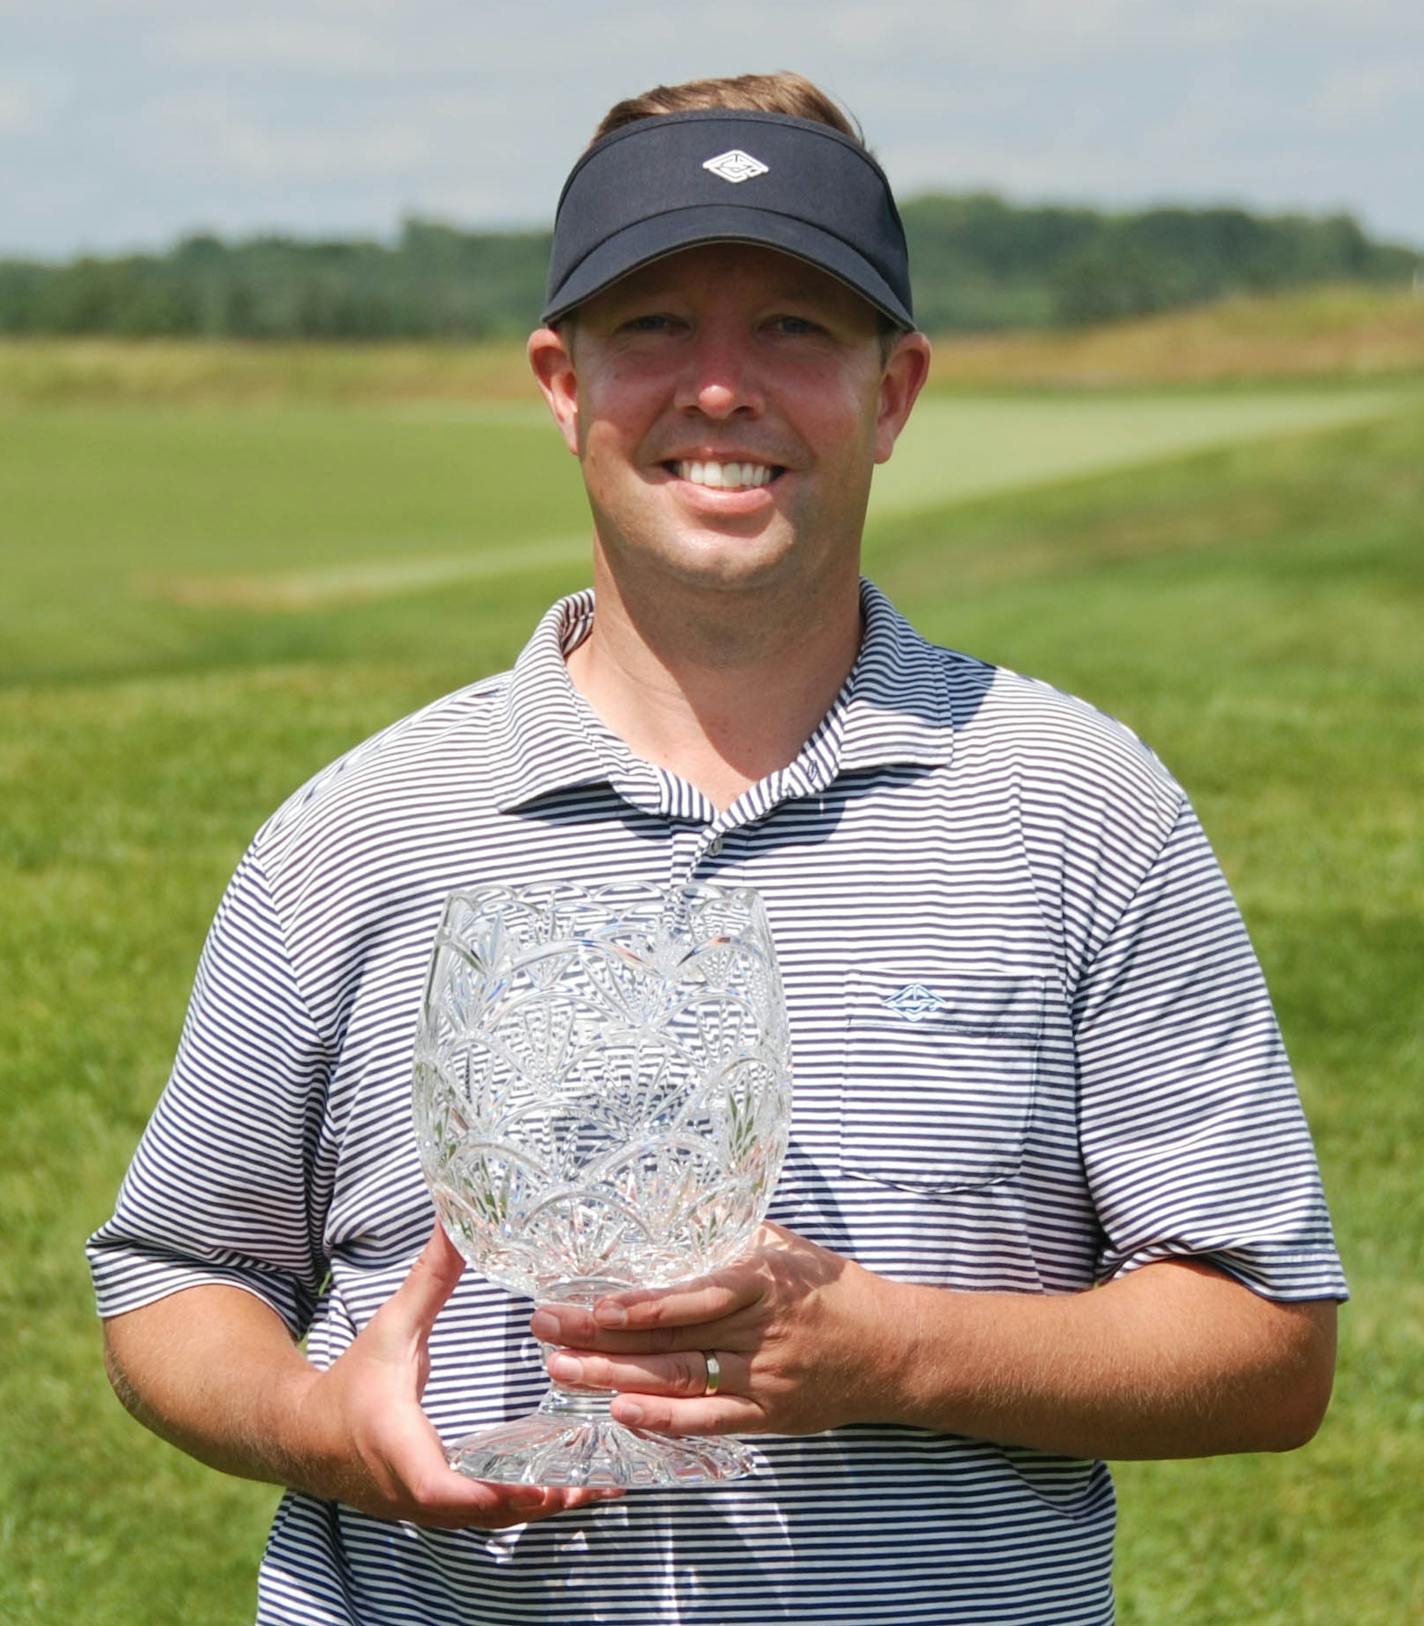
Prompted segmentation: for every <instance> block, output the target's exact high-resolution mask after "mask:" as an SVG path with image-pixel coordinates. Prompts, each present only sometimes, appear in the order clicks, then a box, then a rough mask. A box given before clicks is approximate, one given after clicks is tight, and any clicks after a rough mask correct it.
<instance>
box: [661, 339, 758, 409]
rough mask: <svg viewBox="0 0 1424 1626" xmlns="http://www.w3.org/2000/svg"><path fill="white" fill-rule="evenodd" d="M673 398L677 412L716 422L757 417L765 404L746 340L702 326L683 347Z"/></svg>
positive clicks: (753, 360) (754, 362) (754, 363)
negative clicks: (681, 365) (697, 415)
mask: <svg viewBox="0 0 1424 1626" xmlns="http://www.w3.org/2000/svg"><path fill="white" fill-rule="evenodd" d="M674 399H675V404H676V406H677V407H678V408H679V409H680V410H681V411H684V412H700V413H701V414H702V416H703V417H705V418H713V419H716V420H719V421H720V420H724V419H727V418H732V417H735V416H737V415H739V414H740V415H743V416H746V417H757V416H759V415H760V414H761V412H762V411H763V410H764V408H765V405H766V403H765V399H764V397H763V393H762V386H761V381H760V379H759V377H758V374H757V367H756V361H755V358H754V357H753V356H752V354H751V352H750V346H749V341H748V339H747V338H746V337H745V336H744V335H742V334H741V333H737V332H734V331H732V330H730V329H726V328H720V327H712V326H708V327H704V328H703V329H702V330H701V331H700V332H698V333H697V334H696V335H695V336H694V338H693V340H692V342H691V344H689V345H688V347H687V350H686V352H685V355H684V359H683V368H682V373H681V376H680V377H679V379H678V383H677V391H676V395H675V398H674Z"/></svg>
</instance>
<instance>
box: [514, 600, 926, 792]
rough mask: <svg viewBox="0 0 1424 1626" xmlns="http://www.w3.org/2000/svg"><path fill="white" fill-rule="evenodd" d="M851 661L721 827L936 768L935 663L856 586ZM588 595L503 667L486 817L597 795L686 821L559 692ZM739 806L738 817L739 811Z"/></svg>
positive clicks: (618, 745) (649, 772) (906, 626)
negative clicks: (826, 706)
mask: <svg viewBox="0 0 1424 1626" xmlns="http://www.w3.org/2000/svg"><path fill="white" fill-rule="evenodd" d="M860 602H861V613H862V618H863V621H864V633H863V636H862V638H861V646H860V653H859V655H858V656H857V657H856V661H855V665H854V666H853V667H852V668H851V670H850V673H849V675H848V676H847V678H846V681H845V683H844V684H843V685H842V687H841V691H840V693H839V694H838V695H837V696H836V698H835V701H834V702H833V703H832V705H831V708H830V710H829V711H828V712H827V713H826V715H825V716H824V717H823V718H822V719H821V721H820V723H819V724H817V726H816V728H815V730H814V731H813V732H812V734H811V737H810V738H809V739H808V740H807V742H806V744H805V745H804V746H803V747H802V748H801V750H800V751H799V752H798V753H797V756H796V758H795V759H794V760H793V761H792V762H790V763H788V764H787V765H786V767H784V768H781V769H779V770H778V771H777V772H776V773H774V774H771V775H769V776H768V778H767V779H765V780H763V781H762V782H761V784H760V785H755V786H753V787H752V788H751V789H750V790H749V791H747V793H746V795H745V796H744V797H742V798H740V799H739V801H738V802H737V803H735V804H734V805H733V807H731V808H729V809H728V810H727V813H726V815H724V820H725V821H726V822H728V823H732V822H741V819H734V818H733V817H732V816H733V815H734V814H736V813H737V812H738V810H741V818H745V817H747V816H748V815H750V816H759V814H760V813H763V812H766V811H767V810H768V809H769V808H770V807H771V806H774V805H775V804H776V803H778V802H781V801H784V800H786V799H787V798H789V797H792V796H806V795H817V794H819V793H820V792H822V791H824V790H825V789H826V788H827V787H828V786H829V785H830V783H831V782H832V780H834V779H835V778H836V776H837V775H838V774H841V773H846V772H853V771H855V770H858V769H865V768H875V767H881V766H883V765H886V764H888V763H894V762H907V763H915V764H920V765H925V766H935V765H938V764H942V763H947V762H948V761H949V760H950V756H951V751H952V730H951V723H950V702H949V690H948V684H947V679H946V674H945V671H944V665H943V660H942V656H941V652H940V651H939V650H937V649H936V648H935V647H934V646H933V645H932V644H930V643H929V642H927V640H925V639H924V638H922V637H921V636H920V635H919V633H917V632H916V631H915V629H914V628H913V627H912V626H911V625H910V623H909V622H908V621H906V620H905V618H904V617H903V616H902V615H901V614H900V613H899V611H898V610H896V609H895V607H894V605H893V604H891V602H890V601H889V599H887V598H886V597H885V595H884V594H883V593H882V592H880V590H879V589H878V588H877V587H875V586H873V585H872V584H871V583H870V582H868V581H862V583H861V590H860ZM593 613H594V601H593V592H592V589H587V590H585V591H584V592H581V593H575V594H573V595H571V596H570V597H568V598H565V599H560V600H559V602H558V603H557V604H555V605H554V606H553V607H552V608H551V609H550V610H549V611H548V613H547V614H546V615H545V616H544V617H543V618H542V620H541V621H540V622H539V625H538V627H537V628H536V629H535V631H534V636H533V637H532V638H531V639H530V640H529V642H528V644H527V645H526V646H525V648H524V651H523V653H522V654H521V655H520V657H519V659H518V660H517V661H516V662H515V665H514V670H513V672H512V673H511V674H510V678H509V682H508V685H507V687H506V689H505V691H504V701H503V709H502V713H501V715H500V718H499V721H498V724H497V729H498V735H499V739H498V742H497V743H498V748H499V756H500V759H501V761H500V768H499V772H498V778H499V784H498V789H497V794H496V805H497V806H498V808H499V809H500V811H501V812H510V811H512V810H513V809H514V808H516V807H520V806H522V805H523V804H525V803H527V802H531V801H534V800H535V799H536V798H538V797H540V796H545V795H548V794H550V793H551V792H554V791H559V790H568V789H572V788H573V787H574V786H577V785H584V784H598V783H602V784H608V785H610V786H612V788H613V789H614V790H615V791H617V792H618V794H619V795H620V796H622V797H623V798H624V799H625V800H627V801H630V802H632V803H633V804H634V805H635V806H639V807H643V808H645V809H646V810H648V811H658V812H662V813H664V814H668V815H671V816H684V817H685V816H687V815H688V811H690V810H689V809H687V808H686V798H685V797H684V796H683V795H681V794H680V793H679V790H678V782H677V781H675V780H673V779H672V776H670V775H668V774H666V773H664V772H662V771H660V770H658V769H657V768H655V767H653V766H652V765H651V764H649V763H646V762H642V761H640V760H639V759H638V758H636V757H634V756H633V755H632V753H631V752H630V751H628V749H627V747H626V746H625V745H624V744H623V742H622V741H621V740H619V739H618V738H617V737H616V736H615V735H613V734H612V733H611V732H610V731H609V730H608V729H607V728H605V727H604V725H603V724H602V723H601V722H600V721H599V719H598V718H597V717H596V716H595V715H594V713H593V712H592V710H591V709H590V708H589V706H588V704H587V703H586V702H585V701H584V700H583V699H582V698H581V697H580V696H579V694H578V693H577V691H576V690H575V689H574V686H573V684H572V683H571V682H570V681H569V674H568V668H567V666H566V665H565V657H566V656H567V655H568V653H569V652H570V651H571V650H573V649H575V648H576V647H577V646H578V645H579V644H580V643H581V642H582V641H583V640H584V638H586V637H587V636H588V630H589V627H590V626H591V625H592V622H593ZM749 802H750V804H751V805H750V806H744V804H747V803H749Z"/></svg>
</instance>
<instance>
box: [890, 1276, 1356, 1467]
mask: <svg viewBox="0 0 1424 1626" xmlns="http://www.w3.org/2000/svg"><path fill="white" fill-rule="evenodd" d="M889 1302H890V1303H892V1304H893V1305H894V1314H895V1316H896V1318H897V1319H896V1322H895V1323H894V1324H895V1326H896V1328H897V1332H896V1337H895V1340H894V1343H895V1345H896V1346H897V1347H896V1348H895V1349H893V1350H892V1351H890V1352H888V1358H887V1370H889V1371H891V1372H893V1373H895V1377H894V1379H893V1381H892V1382H891V1383H890V1384H889V1386H888V1391H887V1392H888V1396H889V1401H888V1405H887V1409H889V1410H891V1411H892V1412H893V1413H894V1415H893V1416H892V1417H890V1418H887V1419H885V1420H887V1421H897V1422H905V1423H913V1424H917V1425H920V1426H924V1427H929V1428H936V1429H942V1430H947V1431H950V1432H953V1433H958V1434H968V1435H973V1436H976V1437H980V1438H987V1439H994V1440H1000V1441H1003V1442H1005V1443H1008V1444H1015V1445H1025V1446H1029V1447H1032V1448H1034V1449H1037V1450H1042V1451H1052V1452H1061V1453H1063V1454H1064V1455H1068V1456H1081V1457H1116V1458H1134V1457H1139V1458H1152V1457H1191V1456H1209V1455H1213V1454H1216V1453H1221V1452H1230V1451H1272V1450H1289V1449H1292V1448H1293V1447H1295V1446H1298V1445H1302V1444H1304V1443H1305V1441H1306V1440H1308V1439H1309V1438H1310V1437H1311V1435H1312V1434H1313V1433H1314V1432H1315V1429H1316V1428H1317V1427H1318V1425H1319V1422H1320V1418H1321V1417H1322V1416H1323V1414H1324V1411H1325V1406H1326V1403H1327V1402H1328V1400H1329V1395H1330V1384H1331V1379H1332V1376H1333V1371H1334V1350H1335V1306H1334V1305H1333V1304H1300V1305H1282V1304H1275V1303H1271V1302H1270V1301H1268V1300H1265V1299H1261V1298H1258V1297H1257V1296H1256V1295H1255V1294H1253V1293H1251V1292H1250V1291H1249V1290H1248V1289H1246V1288H1244V1287H1243V1286H1241V1284H1240V1283H1238V1282H1234V1281H1232V1280H1231V1279H1230V1278H1229V1277H1227V1276H1225V1275H1223V1274H1222V1273H1220V1272H1219V1271H1216V1270H1213V1269H1212V1268H1210V1267H1209V1266H1205V1265H1200V1264H1196V1263H1193V1262H1188V1261H1173V1262H1171V1263H1163V1264H1156V1265H1150V1266H1147V1267H1144V1268H1143V1269H1141V1270H1138V1271H1136V1272H1134V1273H1133V1274H1131V1275H1129V1276H1126V1277H1124V1278H1122V1279H1121V1280H1119V1281H1116V1282H1113V1283H1110V1284H1108V1285H1107V1286H1104V1287H1101V1288H1097V1289H1094V1290H1093V1291H1091V1292H1085V1293H1073V1294H1063V1295H1050V1296H1044V1295H1030V1294H1014V1293H960V1292H945V1291H943V1290H939V1289H934V1288H923V1287H909V1286H903V1285H898V1286H892V1287H891V1290H890V1294H889Z"/></svg>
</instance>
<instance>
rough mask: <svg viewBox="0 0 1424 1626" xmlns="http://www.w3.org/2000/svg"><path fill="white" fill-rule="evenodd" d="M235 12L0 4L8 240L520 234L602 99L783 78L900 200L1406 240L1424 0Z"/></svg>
mask: <svg viewBox="0 0 1424 1626" xmlns="http://www.w3.org/2000/svg"><path fill="white" fill-rule="evenodd" d="M240 9H241V15H240V20H238V21H232V20H229V17H228V14H227V13H225V12H223V11H220V10H214V9H213V8H210V7H205V6H202V5H196V6H195V5H194V4H193V3H192V0H64V3H63V4H60V5H35V4H34V3H33V0H31V4H29V5H28V6H26V5H24V4H23V3H21V0H0V14H4V15H5V17H6V26H5V33H6V38H7V45H6V53H5V60H4V65H3V70H0V139H6V140H7V141H10V142H19V141H23V142H25V143H26V146H27V148H29V149H32V150H33V157H32V156H31V153H30V152H28V151H27V154H26V175H27V182H26V184H27V186H29V187H30V189H31V191H32V192H33V194H34V196H35V197H36V198H48V199H50V200H52V203H51V204H50V205H49V206H47V207H44V208H41V207H40V206H39V205H38V204H36V205H35V206H34V207H33V208H30V209H28V210H27V211H25V212H24V213H23V216H22V215H21V214H20V213H19V212H15V213H13V214H12V216H11V218H10V219H8V220H6V221H4V222H0V230H3V231H4V233H5V235H6V237H7V239H9V240H10V241H11V242H12V243H14V244H15V246H17V247H20V246H24V245H25V244H26V242H28V241H29V240H30V239H33V247H34V248H35V249H36V250H37V251H43V252H61V253H62V252H65V251H66V250H67V247H68V245H70V244H73V243H77V242H80V241H85V242H90V243H94V242H99V243H102V242H103V241H104V240H105V239H106V238H108V239H109V240H118V238H119V234H120V233H123V234H124V238H123V240H125V241H130V242H131V241H132V240H133V238H132V235H131V234H132V233H133V232H136V231H139V230H140V229H142V230H148V229H150V227H149V226H148V225H147V222H149V221H151V220H158V219H163V218H166V219H167V220H168V221H169V225H168V226H167V227H166V228H165V229H164V234H165V235H167V236H170V237H172V236H177V235H178V234H180V233H181V232H183V231H185V230H187V229H189V227H190V226H192V225H193V224H194V223H195V222H197V221H200V220H201V221H206V222H209V223H210V224H212V225H214V226H215V227H216V228H217V229H220V230H223V231H228V232H241V231H246V230H253V229H258V228H263V227H269V226H270V227H274V228H279V229H283V230H291V231H297V232H300V231H303V230H307V229H311V230H313V231H317V230H331V229H336V228H337V227H338V226H339V225H341V224H343V223H344V224H345V225H347V226H349V227H350V228H352V229H355V230H360V231H364V232H373V233H377V234H385V233H387V232H389V231H391V230H392V229H393V228H394V227H395V225H396V223H397V222H398V220H399V218H400V215H401V214H402V213H403V212H407V211H413V212H425V213H440V214H444V215H446V216H447V217H449V218H452V219H456V220H461V221H464V222H468V223H472V224H473V223H486V222H521V221H522V222H528V223H532V222H542V221H545V220H547V218H548V216H549V214H550V213H551V211H552V207H553V203H554V199H555V197H556V196H557V192H558V188H559V185H560V184H561V182H562V180H563V177H564V175H565V173H566V172H567V169H568V166H569V164H570V163H571V162H572V160H573V158H574V156H575V155H576V154H577V152H578V151H579V149H580V148H581V147H582V145H583V142H584V141H585V140H586V138H587V136H588V134H589V132H590V131H591V129H592V127H593V125H594V123H595V122H596V121H597V119H598V118H599V116H600V115H601V114H602V112H603V111H604V109H605V108H606V107H607V106H608V105H609V104H610V103H611V102H613V101H614V100H615V99H617V98H619V97H621V96H625V95H629V94H631V93H633V92H636V91H638V90H642V89H644V88H646V87H647V86H648V85H650V84H653V83H657V82H659V81H669V80H678V79H685V78H690V77H694V76H696V77H701V76H704V75H712V74H717V73H733V72H746V71H767V70H771V69H775V68H779V67H794V68H797V69H799V70H800V71H802V72H805V73H808V74H810V76H811V77H812V78H815V79H817V80H818V81H819V82H821V83H822V84H823V85H825V87H826V88H827V89H828V90H830V91H831V92H832V93H833V94H836V95H838V96H839V97H841V98H842V99H844V101H845V102H846V103H847V104H848V105H849V106H850V107H851V108H852V109H853V110H854V111H855V113H856V114H857V115H858V116H859V117H860V118H861V119H862V121H863V122H864V125H865V128H866V131H867V134H868V136H869V139H870V141H871V143H872V144H873V145H874V146H875V148H876V149H877V151H878V152H879V153H880V155H881V157H882V159H883V161H884V162H885V164H886V167H887V169H888V170H889V171H890V173H891V175H892V177H893V178H894V180H895V182H896V184H897V186H898V187H899V188H900V190H901V191H902V192H904V191H915V190H922V189H925V188H928V187H934V186H937V187H939V188H941V189H958V188H962V187H965V186H969V185H978V186H983V187H987V188H991V189H995V190H1000V191H1005V192H1007V193H1009V194H1010V195H1012V196H1018V197H1024V198H1043V197H1047V198H1066V199H1073V200H1079V201H1095V200H1099V199H1103V200H1106V201H1117V202H1123V201H1130V200H1134V199H1139V198H1145V197H1162V196H1176V197H1179V198H1182V199H1184V200H1188V201H1191V200H1196V199H1203V198H1219V197H1223V196H1236V197H1241V198H1244V199H1248V200H1250V201H1252V202H1255V203H1259V204H1260V205H1262V206H1265V207H1280V206H1283V205H1284V204H1285V203H1287V202H1289V203H1293V204H1298V205H1302V206H1306V207H1313V206H1318V207H1322V208H1323V207H1334V206H1338V204H1339V203H1340V202H1342V201H1344V202H1347V203H1349V204H1350V205H1351V206H1352V207H1357V208H1359V209H1360V210H1361V212H1362V213H1364V214H1365V217H1366V218H1373V219H1374V220H1375V221H1376V222H1377V223H1378V224H1379V225H1381V226H1387V228H1388V229H1389V230H1391V231H1393V232H1395V233H1397V234H1403V235H1411V234H1412V235H1414V236H1416V237H1419V238H1421V239H1424V189H1421V188H1419V187H1418V185H1417V181H1416V178H1415V177H1414V176H1412V175H1411V173H1410V169H1411V159H1410V155H1411V153H1412V152H1413V150H1414V149H1415V148H1416V147H1417V141H1418V134H1417V131H1418V115H1417V111H1416V106H1415V102H1416V99H1417V94H1418V91H1417V87H1418V85H1419V84H1421V83H1424V6H1421V5H1420V4H1419V3H1418V0H1245V3H1243V0H1075V3H1073V4H1071V5H1070V4H1068V3H1066V0H993V3H990V0H873V3H872V0H719V5H718V7H717V22H716V27H715V29H709V28H702V27H696V28H694V27H690V26H689V24H688V21H687V17H688V14H687V13H686V11H685V10H678V9H675V8H673V7H671V6H668V5H666V4H663V3H660V0H603V3H602V4H601V5H599V6H597V7H594V6H590V5H588V4H587V0H524V3H522V4H519V5H494V4H476V3H473V0H244V5H243V6H242V7H241V8H240ZM232 15H233V16H236V15H237V14H236V13H233V14H232ZM12 38H13V40H14V42H15V43H14V46H13V47H12V46H11V44H10V41H11V39H12ZM60 97H62V102H61V101H60V100H57V99H56V98H60ZM61 105H62V108H63V117H62V118H59V117H57V116H56V111H57V109H58V108H59V107H60V106H61ZM37 131H39V132H42V134H41V135H40V136H39V137H38V138H37V136H36V132H37ZM160 183H161V184H160ZM140 196H142V198H143V200H144V202H143V204H142V208H143V210H144V213H143V215H142V222H143V224H142V225H141V224H140V223H139V216H138V215H137V214H135V212H134V211H135V210H136V209H138V208H139V207H140V205H139V203H138V202H137V201H136V200H137V199H138V198H139V197H140ZM160 200H161V201H160ZM16 233H22V236H21V237H20V238H18V239H17V238H16V236H15V234H16Z"/></svg>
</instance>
